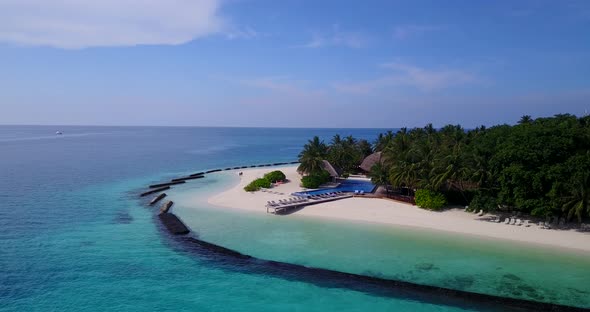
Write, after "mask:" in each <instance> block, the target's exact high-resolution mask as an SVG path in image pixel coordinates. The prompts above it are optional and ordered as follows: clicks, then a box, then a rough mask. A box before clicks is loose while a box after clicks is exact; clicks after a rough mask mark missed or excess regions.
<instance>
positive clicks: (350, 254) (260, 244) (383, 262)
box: [171, 173, 590, 306]
mask: <svg viewBox="0 0 590 312" xmlns="http://www.w3.org/2000/svg"><path fill="white" fill-rule="evenodd" d="M234 183H236V178H235V176H233V175H231V174H228V173H221V174H219V177H216V178H214V181H213V182H212V184H213V185H212V186H211V188H204V189H202V190H199V189H198V187H197V186H193V185H185V186H183V187H181V188H177V190H175V191H174V192H173V193H171V194H172V198H175V199H178V201H177V206H176V207H175V208H174V209H175V212H176V213H177V214H178V215H179V216H181V217H182V218H183V220H185V222H186V223H187V224H188V225H189V226H190V227H192V228H193V230H194V231H195V232H197V233H198V235H199V238H200V239H203V240H206V241H209V242H213V243H216V244H219V245H222V246H225V247H228V248H232V249H235V250H237V251H239V252H242V253H245V254H249V255H252V256H256V257H258V258H263V259H269V260H275V261H282V262H289V263H296V264H300V265H304V266H311V267H318V268H326V269H332V270H338V271H343V272H348V273H355V274H363V275H370V276H375V277H381V278H386V279H397V280H403V281H409V282H414V283H419V284H425V285H432V286H440V287H445V288H452V289H459V290H465V291H470V292H477V293H485V294H492V295H500V296H506V297H514V298H522V299H529V300H535V301H545V302H556V303H561V304H565V305H578V306H590V296H588V294H590V286H589V285H588V283H587V281H588V279H589V278H590V262H589V260H590V255H588V254H586V253H580V252H573V251H572V252H570V251H567V252H562V251H561V252H560V251H556V250H555V249H550V248H547V247H544V246H530V245H524V244H521V243H516V242H509V241H502V240H492V239H485V238H481V237H473V238H471V237H465V236H462V235H457V234H452V233H445V232H440V231H431V230H416V229H410V228H401V227H393V226H387V225H378V224H368V223H364V224H363V223H351V222H342V221H332V220H326V219H319V220H318V219H313V218H309V217H305V216H298V215H296V214H292V215H288V216H274V215H267V214H254V213H251V212H243V211H239V210H235V209H227V208H217V207H212V206H211V205H209V204H207V203H206V202H205V201H204V200H203V199H206V198H207V196H208V194H210V193H212V192H216V191H218V187H224V188H226V187H229V186H231V185H232V184H234ZM214 184H218V185H219V186H218V187H215V185H214ZM539 259H543V261H539ZM564 268H567V269H564ZM541 272H542V273H541ZM549 280H550V281H551V282H550V283H548V281H549Z"/></svg>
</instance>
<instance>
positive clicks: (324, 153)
mask: <svg viewBox="0 0 590 312" xmlns="http://www.w3.org/2000/svg"><path fill="white" fill-rule="evenodd" d="M365 142H366V141H365ZM365 142H363V141H362V140H361V141H358V140H356V139H354V138H352V137H346V138H344V139H342V138H340V136H335V137H334V138H333V140H332V142H331V143H330V145H326V144H324V143H323V142H322V141H320V139H319V138H317V137H315V138H314V139H313V140H311V141H309V143H308V144H306V145H305V147H304V150H303V151H302V152H301V154H300V155H299V156H300V161H301V166H300V171H301V172H306V173H308V174H310V173H314V172H319V171H321V170H322V161H323V160H324V159H327V160H329V161H330V162H331V163H332V164H333V165H334V167H337V168H340V169H342V170H343V172H352V171H354V170H355V169H356V168H357V167H358V165H359V164H360V163H361V161H362V159H363V158H364V157H365V156H367V155H368V154H369V153H370V152H373V151H378V152H381V162H378V163H376V164H375V165H374V166H373V168H372V169H371V171H370V172H369V176H370V177H371V179H372V180H373V182H374V183H376V184H378V185H387V186H390V187H391V188H392V189H395V188H403V189H404V190H406V191H409V192H410V193H412V192H413V191H414V190H418V189H424V190H430V191H434V192H440V193H442V194H444V196H445V197H446V198H447V199H448V200H449V201H450V202H452V203H455V204H461V205H469V206H470V208H472V209H483V210H486V211H489V210H497V209H499V210H503V211H520V212H523V213H530V214H533V215H536V216H560V217H561V216H562V217H567V218H568V219H577V220H579V221H581V220H582V219H583V218H588V217H589V216H590V205H589V201H590V117H588V116H585V117H580V118H578V117H576V116H573V115H569V114H564V115H556V116H554V117H550V118H538V119H536V120H535V119H533V118H531V117H530V116H523V117H522V118H521V120H520V121H519V122H518V124H516V125H514V126H510V125H498V126H494V127H491V128H486V127H483V126H482V127H478V128H475V129H472V130H465V129H463V128H462V127H461V126H459V125H456V126H454V125H447V126H445V127H443V128H440V129H436V128H434V127H433V126H432V125H427V126H426V127H424V128H414V129H407V128H402V129H400V130H399V131H397V132H395V133H394V132H392V131H389V132H387V133H383V134H380V135H379V137H378V138H377V140H376V141H375V142H374V144H373V146H374V150H371V149H370V146H368V145H367V144H366V143H365Z"/></svg>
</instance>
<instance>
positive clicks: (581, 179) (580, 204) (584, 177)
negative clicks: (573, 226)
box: [562, 151, 590, 222]
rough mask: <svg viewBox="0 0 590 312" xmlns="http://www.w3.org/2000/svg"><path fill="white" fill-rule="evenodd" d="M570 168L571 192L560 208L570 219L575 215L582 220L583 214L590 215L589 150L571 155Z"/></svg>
mask: <svg viewBox="0 0 590 312" xmlns="http://www.w3.org/2000/svg"><path fill="white" fill-rule="evenodd" d="M568 165H569V167H570V170H573V172H574V174H573V175H572V181H571V194H570V196H568V197H567V202H566V203H565V204H563V206H562V210H563V211H564V212H567V218H568V220H570V219H571V218H572V217H573V216H576V217H577V219H578V221H579V222H582V218H583V217H584V216H588V215H590V151H586V153H585V154H583V155H576V156H573V157H572V158H570V159H569V160H568Z"/></svg>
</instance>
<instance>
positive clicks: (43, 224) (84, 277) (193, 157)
mask: <svg viewBox="0 0 590 312" xmlns="http://www.w3.org/2000/svg"><path fill="white" fill-rule="evenodd" d="M56 130H61V131H62V132H64V135H63V136H60V137H59V138H56V137H53V136H52V135H51V134H53V133H55V131H56ZM379 131H380V130H371V129H369V130H366V129H357V130H338V129H334V130H331V129H328V130H326V129H240V128H235V129H223V128H134V127H129V128H128V127H58V128H56V127H21V126H19V127H8V126H2V127H0V151H1V152H2V153H1V154H0V159H1V162H0V173H1V175H0V202H1V204H0V277H1V278H0V310H1V311H48V310H59V311H79V310H86V311H104V310H115V311H127V310H162V311H168V310H170V311H172V310H174V311H195V310H199V311H201V310H202V311H218V310H223V311H271V310H272V311H293V310H295V311H297V310H305V311H326V310H342V311H358V310H376V311H385V310H399V311H461V310H465V308H462V307H457V306H448V305H445V304H440V303H438V304H433V303H431V302H429V301H428V300H412V299H407V298H402V297H388V296H379V295H375V294H371V293H366V292H362V291H355V290H351V289H347V288H334V287H323V286H321V285H317V284H314V283H308V282H305V281H301V280H288V279H284V278H280V277H277V276H269V275H265V274H261V273H260V272H248V271H244V270H242V271H239V270H229V269H227V267H224V266H222V265H219V264H217V263H216V262H215V261H211V259H204V258H202V257H199V255H195V254H193V253H190V252H186V251H184V250H182V249H180V248H179V247H178V246H177V245H175V244H174V242H173V241H171V240H170V239H169V237H167V235H165V233H163V232H162V231H161V229H160V226H159V224H158V222H157V219H156V218H154V211H153V210H154V208H148V207H145V206H144V205H143V201H142V200H140V199H138V197H137V193H138V190H139V189H140V188H142V187H144V186H145V185H147V184H150V183H153V182H158V181H162V180H164V179H166V178H170V177H173V176H178V175H179V174H184V173H190V172H196V171H201V170H204V169H211V168H218V167H226V166H235V165H247V164H256V163H264V162H280V161H290V160H293V159H294V158H295V155H294V154H296V153H297V151H298V149H299V148H300V147H301V146H302V145H303V144H304V143H305V142H306V141H307V139H309V138H310V137H311V136H312V135H314V134H318V135H320V136H322V137H323V138H326V139H328V138H329V137H330V136H331V135H333V134H335V133H341V134H354V135H355V136H360V137H366V138H369V139H372V138H373V137H374V136H375V135H376V133H378V132H379ZM232 176H233V175H232V174H231V173H226V174H225V175H224V174H218V175H210V176H208V177H207V178H205V179H202V180H196V181H192V182H190V183H187V184H186V185H184V186H183V187H178V188H175V189H174V191H173V192H171V193H170V194H171V195H173V196H178V198H179V199H181V198H182V193H183V192H185V194H188V193H186V191H189V190H190V191H191V192H192V191H193V190H197V193H198V192H203V194H206V193H209V192H212V191H215V190H216V189H219V188H222V187H226V186H228V185H231V184H232V183H233V182H232ZM175 193H176V195H175ZM173 209H174V210H175V212H177V213H178V215H179V216H181V217H182V218H184V219H185V221H186V222H187V223H188V224H189V225H190V226H191V228H192V229H193V230H194V231H195V233H196V234H198V235H199V237H200V238H202V239H204V240H207V241H211V242H214V243H218V244H220V245H223V246H226V247H228V248H233V249H236V250H239V251H241V252H244V253H248V254H251V255H255V256H257V257H260V258H266V259H274V260H281V261H287V262H292V263H300V264H306V265H310V266H318V267H327V268H332V269H337V270H342V271H349V272H358V273H366V274H373V275H376V276H381V275H383V276H385V277H394V278H400V279H408V280H414V281H416V282H418V281H424V282H425V283H431V284H437V283H449V281H451V283H452V281H453V279H456V280H457V282H456V283H454V284H453V285H454V286H456V287H459V288H461V287H463V288H465V287H467V288H468V289H475V288H477V289H480V288H481V289H482V290H490V291H491V292H497V293H498V294H503V292H502V291H503V289H505V288H502V289H497V285H504V284H502V281H504V280H507V281H508V280H509V281H512V284H511V285H517V283H516V282H514V281H518V280H517V279H516V278H515V277H513V276H512V275H507V274H513V275H514V276H516V277H517V278H520V279H521V281H522V283H524V284H526V285H532V286H533V287H536V288H537V289H539V290H538V292H541V293H542V294H545V293H548V292H550V291H551V289H552V287H554V288H558V286H563V287H561V288H562V290H561V291H559V292H556V293H555V294H554V296H555V297H556V298H555V299H556V300H557V301H558V302H561V303H567V304H577V305H581V306H584V305H586V306H587V305H588V303H587V301H584V299H585V298H587V297H588V295H587V292H588V288H587V287H588V286H584V285H583V284H582V283H581V282H580V281H582V280H586V281H587V280H588V272H589V271H590V270H589V266H590V265H589V264H588V262H589V261H588V258H584V257H581V256H577V255H574V254H565V253H560V254H557V253H555V252H551V251H541V250H537V249H535V248H532V249H531V250H532V251H527V252H526V253H524V255H523V252H522V250H521V249H522V248H518V247H510V248H509V247H506V246H509V245H505V244H501V245H496V246H495V247H494V245H493V243H490V244H488V245H486V244H481V246H479V247H478V246H474V245H473V244H472V242H470V241H467V242H463V240H462V239H459V238H458V237H451V238H448V239H442V238H440V239H439V238H438V237H437V239H435V240H434V238H433V236H432V235H430V234H429V233H427V232H419V233H418V232H416V233H414V232H412V231H406V230H403V229H392V228H385V227H378V226H377V227H376V226H369V225H363V224H349V223H339V222H327V221H323V220H310V219H306V218H301V217H297V216H295V215H292V216H289V217H286V218H275V217H274V216H266V215H264V214H262V215H252V214H245V213H242V212H240V211H238V210H227V209H224V210H220V209H215V208H214V207H209V206H207V205H200V204H198V205H194V206H193V205H190V207H183V206H180V205H179V206H177V207H174V208H173ZM438 236H440V235H438ZM441 244H442V245H441ZM444 244H447V245H446V247H445V248H442V247H441V246H445V245H444ZM486 246H488V247H486ZM510 246H511V245H510ZM418 247H419V248H418ZM473 248H475V249H473ZM442 249H445V250H446V252H443V251H442ZM449 250H452V251H453V253H456V256H453V257H451V256H450V255H449V254H450V252H449ZM526 250H528V249H526ZM494 254H497V256H493V255H494ZM474 255H477V256H474ZM490 255H492V256H493V257H491V258H490V259H487V260H486V259H484V258H489V257H490ZM502 257H505V258H506V260H502V261H500V259H501V258H502ZM539 257H544V258H543V259H544V261H543V262H540V261H538V258H539ZM534 258H537V259H536V260H535V261H533V260H534ZM499 262H501V264H502V265H501V267H502V270H504V271H506V274H492V273H491V272H492V269H490V268H492V267H493V265H497V264H498V263H499ZM521 262H522V263H521ZM431 264H432V265H431ZM459 268H463V271H461V270H460V269H459ZM557 269H559V272H557ZM533 271H536V272H537V273H536V275H537V276H534V275H535V274H534V273H533ZM474 272H483V273H481V274H482V276H483V277H482V276H478V275H476V279H475V281H474V282H473V283H472V282H470V279H469V278H463V277H462V276H465V275H473V274H476V273H474ZM539 272H542V274H539ZM459 273H461V274H459ZM504 275H507V276H504ZM496 279H498V280H496ZM543 281H544V283H543ZM547 281H552V283H551V285H549V284H550V283H547ZM553 285H555V286H553ZM451 286H452V285H451ZM503 287H506V286H505V285H504V286H503ZM543 287H545V288H543ZM548 287H549V289H548ZM584 287H586V288H584ZM569 288H571V289H573V290H572V291H567V290H566V289H569ZM506 292H507V291H504V293H506ZM513 292H514V291H511V293H513ZM585 292H586V293H585ZM572 293H579V295H578V296H576V295H572ZM546 298H547V299H548V300H552V297H551V295H547V296H546ZM580 298H581V299H580ZM586 300H587V299H586ZM472 309H475V310H477V308H473V307H472Z"/></svg>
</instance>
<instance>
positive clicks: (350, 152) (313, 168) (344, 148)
mask: <svg viewBox="0 0 590 312" xmlns="http://www.w3.org/2000/svg"><path fill="white" fill-rule="evenodd" d="M371 153H373V149H372V148H371V143H369V142H368V141H367V140H357V139H355V138H354V137H352V136H347V137H345V138H342V137H340V135H335V136H334V137H333V138H332V141H331V142H330V144H329V145H327V144H325V143H324V142H323V141H321V140H320V138H319V137H317V136H315V137H314V138H313V139H312V140H309V141H308V142H307V144H305V145H304V146H303V150H302V151H301V153H300V154H299V161H300V163H301V164H300V165H299V168H298V171H299V172H302V173H305V174H312V173H319V172H320V171H322V170H324V168H323V164H322V162H323V161H324V160H327V161H329V162H330V164H332V166H334V167H335V168H338V169H339V170H340V171H341V172H342V173H343V175H344V174H350V173H353V172H356V171H358V165H359V164H360V163H361V162H362V161H363V159H364V158H365V157H367V156H369V155H370V154H371Z"/></svg>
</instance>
